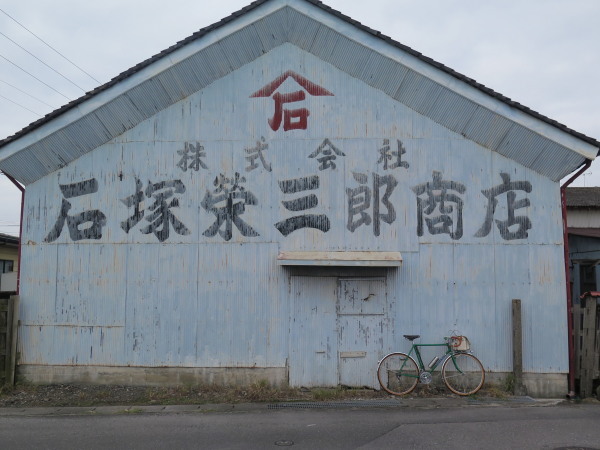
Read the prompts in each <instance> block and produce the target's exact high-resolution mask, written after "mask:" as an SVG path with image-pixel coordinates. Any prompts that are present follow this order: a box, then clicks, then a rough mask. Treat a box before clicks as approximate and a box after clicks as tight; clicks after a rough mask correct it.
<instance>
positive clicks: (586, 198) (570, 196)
mask: <svg viewBox="0 0 600 450" xmlns="http://www.w3.org/2000/svg"><path fill="white" fill-rule="evenodd" d="M566 194H567V207H568V208H600V187H570V188H567V191H566Z"/></svg>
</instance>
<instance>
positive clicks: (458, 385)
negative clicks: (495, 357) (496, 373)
mask: <svg viewBox="0 0 600 450" xmlns="http://www.w3.org/2000/svg"><path fill="white" fill-rule="evenodd" d="M442 380H444V384H445V385H446V386H447V387H448V389H450V390H451V391H452V392H454V393H455V394H458V395H471V394H474V393H475V392H477V391H478V390H479V389H481V386H483V382H484V381H485V371H484V370H483V365H482V364H481V362H480V361H479V360H478V359H477V358H476V357H474V356H473V355H471V354H469V353H456V354H454V355H452V356H451V357H450V358H448V359H447V360H446V361H445V362H444V365H443V366H442Z"/></svg>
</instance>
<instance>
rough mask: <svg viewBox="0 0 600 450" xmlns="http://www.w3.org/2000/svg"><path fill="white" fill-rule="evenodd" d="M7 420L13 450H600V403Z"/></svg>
mask: <svg viewBox="0 0 600 450" xmlns="http://www.w3.org/2000/svg"><path fill="white" fill-rule="evenodd" d="M132 411H133V413H132V412H130V413H123V412H122V413H121V414H105V415H89V414H88V415H50V416H44V415H42V416H32V415H28V414H27V413H26V412H25V413H21V414H19V415H12V416H11V415H3V416H0V448H1V449H6V450H9V449H10V450H12V449H43V448H48V449H58V448H60V449H75V448H76V449H100V448H111V449H120V448H123V449H145V450H146V449H159V448H160V449H180V448H215V449H265V448H267V449H268V448H279V447H292V448H304V449H338V448H339V449H354V448H361V449H386V448H390V449H391V448H394V449H397V448H401V449H405V448H406V449H431V448H444V449H566V448H569V449H578V450H579V449H581V448H586V449H587V448H593V449H600V405H598V404H595V405H587V404H574V405H573V404H562V405H558V406H546V407H530V406H524V407H507V406H473V407H467V408H465V407H460V408H455V407H450V408H435V409H431V408H373V407H358V408H335V409H292V408H286V409H283V410H272V409H271V410H269V409H267V408H266V406H265V407H258V408H257V407H254V408H248V409H246V410H242V411H229V412H195V413H168V414H164V413H161V414H149V413H139V411H138V410H132Z"/></svg>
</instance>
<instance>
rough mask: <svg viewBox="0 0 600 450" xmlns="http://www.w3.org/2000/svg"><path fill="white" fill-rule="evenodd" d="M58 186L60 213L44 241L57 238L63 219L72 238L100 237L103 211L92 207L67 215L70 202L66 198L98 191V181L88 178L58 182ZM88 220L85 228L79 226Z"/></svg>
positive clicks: (103, 220) (103, 219)
mask: <svg viewBox="0 0 600 450" xmlns="http://www.w3.org/2000/svg"><path fill="white" fill-rule="evenodd" d="M58 186H59V187H60V190H61V192H62V194H63V199H62V203H61V207H60V214H59V216H58V218H57V219H56V223H55V224H54V227H53V228H52V230H51V231H50V233H48V236H46V237H45V238H44V242H54V241H55V240H57V239H58V238H59V236H60V234H61V233H62V230H63V228H64V225H65V221H66V222H67V227H68V229H69V236H70V237H71V239H72V240H74V241H80V240H82V239H101V238H102V227H103V226H104V225H106V216H105V215H104V213H103V212H102V211H100V210H98V209H93V210H89V211H84V212H82V213H79V214H76V215H69V211H70V210H71V203H69V202H68V201H67V200H66V199H68V198H74V197H80V196H82V195H88V194H93V193H95V192H98V181H97V180H96V179H95V178H90V179H89V180H85V181H79V182H77V183H71V184H59V185H58ZM90 222H91V225H90V226H88V227H85V228H82V227H81V226H82V225H84V224H87V223H90Z"/></svg>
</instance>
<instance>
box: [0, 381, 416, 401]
mask: <svg viewBox="0 0 600 450" xmlns="http://www.w3.org/2000/svg"><path fill="white" fill-rule="evenodd" d="M417 395H424V393H420V394H419V393H418V394H417ZM387 397H388V395H387V394H385V393H383V392H380V391H374V390H370V389H341V388H338V389H335V388H333V389H325V388H323V389H310V390H309V389H289V388H285V389H274V388H270V387H269V386H267V385H266V384H265V383H255V384H253V385H251V386H247V387H219V386H194V387H172V388H167V387H160V388H158V387H157V388H154V387H139V386H99V385H74V384H54V385H17V386H15V387H13V388H7V387H5V388H3V389H1V390H0V407H34V406H102V405H175V404H178V405H185V404H204V403H244V402H281V401H293V400H305V401H306V400H310V401H319V400H322V401H330V400H340V399H358V398H362V399H368V398H387Z"/></svg>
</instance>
